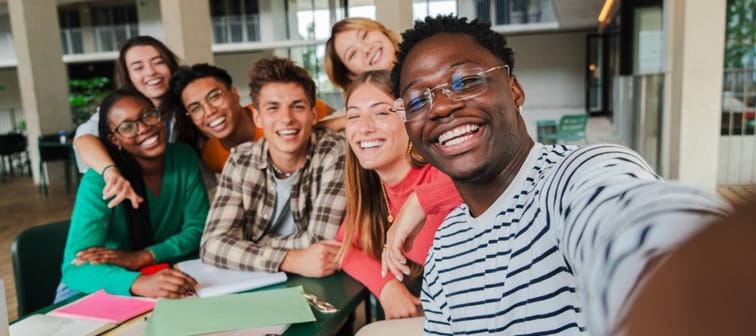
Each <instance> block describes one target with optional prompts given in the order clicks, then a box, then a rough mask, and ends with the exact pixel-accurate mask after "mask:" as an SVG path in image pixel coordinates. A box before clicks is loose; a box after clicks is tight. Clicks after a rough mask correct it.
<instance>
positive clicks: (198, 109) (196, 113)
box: [186, 89, 225, 119]
mask: <svg viewBox="0 0 756 336" xmlns="http://www.w3.org/2000/svg"><path fill="white" fill-rule="evenodd" d="M224 97H225V94H223V91H222V90H221V89H215V90H212V91H210V93H208V94H207V96H205V104H207V105H209V106H212V107H221V106H223V103H224V102H225V99H224ZM186 115H188V116H190V117H192V118H193V119H200V118H202V117H204V116H205V106H204V104H202V101H199V102H194V103H191V104H189V106H187V107H186Z"/></svg>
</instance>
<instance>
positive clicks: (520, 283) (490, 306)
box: [422, 144, 729, 335]
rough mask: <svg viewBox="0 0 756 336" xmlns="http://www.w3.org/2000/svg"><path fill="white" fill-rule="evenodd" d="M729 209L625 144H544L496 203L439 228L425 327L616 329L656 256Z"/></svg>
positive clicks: (433, 330) (461, 211) (428, 270)
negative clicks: (666, 178) (665, 175)
mask: <svg viewBox="0 0 756 336" xmlns="http://www.w3.org/2000/svg"><path fill="white" fill-rule="evenodd" d="M728 210H729V207H728V206H727V205H726V204H725V203H724V202H722V201H721V200H718V199H717V198H715V197H713V196H711V195H708V194H705V193H703V192H699V191H698V190H696V189H693V188H690V187H686V186H682V185H678V184H673V183H667V182H663V181H661V180H660V179H659V177H657V176H656V175H655V174H654V172H653V171H652V169H651V168H650V167H649V166H648V165H647V164H646V162H645V161H644V160H643V159H642V158H640V157H639V156H638V154H636V153H634V152H632V151H631V150H629V149H626V148H624V147H621V146H616V145H594V146H586V147H581V148H578V147H574V146H542V145H540V144H536V145H535V146H534V147H533V149H532V150H531V152H530V154H529V156H528V159H527V161H526V162H525V163H524V164H523V166H522V168H521V169H520V172H519V173H518V175H517V177H516V178H515V179H514V180H513V181H512V184H511V185H510V186H509V187H508V188H507V190H506V191H505V192H504V193H502V194H501V196H500V197H499V198H498V199H497V200H496V201H495V202H494V203H493V205H491V207H489V208H488V210H486V212H485V213H483V214H481V215H480V216H478V217H477V218H473V217H472V216H471V215H470V213H469V211H468V208H467V206H466V205H464V204H463V205H461V206H460V207H458V208H457V209H455V210H454V211H452V212H451V213H450V214H449V216H448V217H447V218H446V220H445V221H444V223H443V224H442V225H441V226H440V227H439V229H438V231H437V232H436V236H435V238H434V242H433V247H432V249H431V251H430V252H429V254H428V259H427V260H426V265H425V274H424V280H423V293H422V301H423V308H424V310H425V315H426V324H425V333H426V334H440V335H451V334H454V335H464V334H480V335H487V334H500V335H501V334H504V335H548V334H568V335H569V334H582V333H588V332H590V333H592V334H608V333H610V332H611V330H612V328H613V326H614V325H615V323H616V322H617V321H618V319H619V317H620V315H621V314H622V309H623V306H624V304H625V302H626V301H627V298H628V297H629V296H630V295H632V293H633V289H634V286H635V284H636V282H637V280H639V277H640V275H641V273H642V271H644V267H646V265H647V264H648V262H649V261H650V260H651V259H653V258H655V257H658V256H660V255H662V254H663V253H665V252H667V251H668V250H669V249H670V248H671V247H673V246H675V245H676V244H678V243H679V242H680V241H682V240H684V239H686V238H687V237H689V236H690V235H692V234H693V233H695V232H697V231H698V230H700V229H701V228H702V227H703V226H704V224H705V223H706V222H708V221H710V220H712V219H713V218H718V217H719V216H721V215H722V214H724V213H726V212H727V211H728Z"/></svg>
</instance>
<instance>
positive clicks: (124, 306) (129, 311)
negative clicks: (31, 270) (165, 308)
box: [50, 290, 155, 323]
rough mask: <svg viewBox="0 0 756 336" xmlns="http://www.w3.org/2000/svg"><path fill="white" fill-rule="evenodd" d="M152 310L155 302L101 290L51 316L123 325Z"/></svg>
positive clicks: (58, 310) (60, 309) (59, 309)
mask: <svg viewBox="0 0 756 336" xmlns="http://www.w3.org/2000/svg"><path fill="white" fill-rule="evenodd" d="M152 308H155V301H153V300H150V299H144V298H136V297H127V296H118V295H112V294H108V293H106V292H105V291H104V290H99V291H97V292H94V293H92V294H89V295H87V296H85V297H83V298H82V299H80V300H77V301H75V302H72V303H70V304H67V305H65V306H63V307H60V308H58V309H56V310H53V311H52V312H50V314H55V315H61V316H69V317H77V318H87V319H95V320H101V321H107V322H111V323H122V322H124V321H127V320H129V319H131V318H132V317H135V316H138V315H141V314H144V313H146V312H148V311H151V310H152Z"/></svg>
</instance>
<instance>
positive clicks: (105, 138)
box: [98, 89, 152, 251]
mask: <svg viewBox="0 0 756 336" xmlns="http://www.w3.org/2000/svg"><path fill="white" fill-rule="evenodd" d="M127 97H133V98H137V99H142V100H144V101H145V102H146V103H147V105H148V106H152V103H151V102H150V100H149V99H147V97H145V96H144V95H142V94H141V93H139V92H138V91H136V90H132V89H121V90H116V91H114V92H113V93H111V94H109V95H108V96H107V97H105V99H103V100H102V103H101V104H100V109H99V113H100V122H99V124H98V128H99V131H100V141H101V142H102V144H103V145H105V149H106V150H107V151H108V154H109V155H110V157H111V158H112V159H113V162H114V163H115V167H116V168H118V171H120V172H121V175H122V176H123V177H124V178H125V179H126V180H128V181H129V183H131V187H132V188H133V189H134V191H135V192H136V193H137V194H138V195H139V196H141V197H142V198H143V199H144V201H143V202H142V203H141V204H140V205H139V208H136V209H135V208H134V207H133V206H131V202H128V201H125V202H123V203H122V204H123V206H124V210H125V213H126V220H127V223H128V225H129V239H130V241H131V247H132V249H133V250H134V251H139V250H143V249H144V248H146V247H147V246H149V245H151V244H152V224H151V223H150V216H149V213H150V210H149V204H148V203H147V194H146V192H145V191H146V187H145V184H144V178H143V177H142V168H141V167H140V166H139V164H138V163H137V161H136V159H135V158H134V156H133V155H131V154H130V153H128V152H126V151H123V150H119V149H118V148H116V146H115V145H114V144H113V143H112V142H111V141H110V135H111V134H113V131H112V130H111V129H110V127H109V126H108V114H109V113H110V110H111V108H112V107H113V105H114V104H115V103H116V102H118V101H119V100H121V99H123V98H127Z"/></svg>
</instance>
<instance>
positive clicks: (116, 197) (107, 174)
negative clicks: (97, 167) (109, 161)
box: [102, 166, 144, 208]
mask: <svg viewBox="0 0 756 336" xmlns="http://www.w3.org/2000/svg"><path fill="white" fill-rule="evenodd" d="M111 167H112V168H111ZM102 178H103V179H104V180H105V188H103V189H102V199H105V200H106V199H111V200H110V201H109V202H108V207H109V208H113V207H115V206H116V205H118V204H121V202H123V201H124V200H126V199H128V200H129V201H131V206H132V207H134V208H138V207H139V203H142V201H143V200H144V199H143V198H142V197H141V196H139V195H138V194H137V193H136V192H135V191H134V188H132V187H131V183H129V181H128V180H127V179H126V178H124V177H123V175H121V172H120V171H119V170H118V169H117V168H115V167H113V166H106V167H105V169H104V170H103V171H102Z"/></svg>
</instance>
